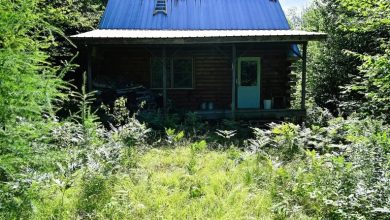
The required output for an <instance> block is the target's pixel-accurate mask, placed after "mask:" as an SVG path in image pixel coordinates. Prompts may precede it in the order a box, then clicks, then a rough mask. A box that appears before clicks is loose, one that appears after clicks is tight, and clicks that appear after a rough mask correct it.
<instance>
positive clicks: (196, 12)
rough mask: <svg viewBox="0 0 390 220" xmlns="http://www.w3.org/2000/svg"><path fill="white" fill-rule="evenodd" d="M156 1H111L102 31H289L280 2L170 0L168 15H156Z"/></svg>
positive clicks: (168, 2)
mask: <svg viewBox="0 0 390 220" xmlns="http://www.w3.org/2000/svg"><path fill="white" fill-rule="evenodd" d="M155 3H156V0H109V2H108V5H107V8H106V11H105V12H104V15H103V18H102V19H101V22H100V26H99V28H100V29H148V30H288V29H290V27H289V25H288V22H287V19H286V17H285V15H284V12H283V10H282V7H281V6H280V3H279V1H278V0H167V15H165V14H163V13H157V14H155V15H153V12H154V8H155Z"/></svg>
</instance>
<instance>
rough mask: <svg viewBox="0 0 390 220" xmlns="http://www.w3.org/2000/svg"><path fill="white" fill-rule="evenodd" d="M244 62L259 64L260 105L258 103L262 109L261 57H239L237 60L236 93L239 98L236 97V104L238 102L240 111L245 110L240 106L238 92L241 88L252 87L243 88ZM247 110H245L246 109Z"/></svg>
mask: <svg viewBox="0 0 390 220" xmlns="http://www.w3.org/2000/svg"><path fill="white" fill-rule="evenodd" d="M242 61H255V62H257V85H258V86H257V87H258V94H259V103H258V105H259V108H260V106H261V104H260V102H261V93H260V91H261V84H260V83H261V80H260V79H261V57H238V59H237V62H238V65H237V66H238V71H237V72H238V74H237V75H238V76H237V77H238V78H237V83H236V90H237V91H236V93H237V96H236V99H237V100H236V102H237V108H238V109H243V108H240V106H239V105H238V103H239V98H240V97H239V92H238V90H239V88H240V87H250V86H241V62H242ZM244 109H245V108H244Z"/></svg>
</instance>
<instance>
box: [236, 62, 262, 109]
mask: <svg viewBox="0 0 390 220" xmlns="http://www.w3.org/2000/svg"><path fill="white" fill-rule="evenodd" d="M237 84H238V85H237V107H238V108H260V58H259V57H241V58H239V59H238V83H237Z"/></svg>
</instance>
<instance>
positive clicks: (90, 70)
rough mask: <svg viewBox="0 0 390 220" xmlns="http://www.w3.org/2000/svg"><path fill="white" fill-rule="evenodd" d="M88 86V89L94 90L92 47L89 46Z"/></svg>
mask: <svg viewBox="0 0 390 220" xmlns="http://www.w3.org/2000/svg"><path fill="white" fill-rule="evenodd" d="M87 62H88V67H87V79H86V80H87V88H88V91H89V92H91V91H92V47H90V46H87Z"/></svg>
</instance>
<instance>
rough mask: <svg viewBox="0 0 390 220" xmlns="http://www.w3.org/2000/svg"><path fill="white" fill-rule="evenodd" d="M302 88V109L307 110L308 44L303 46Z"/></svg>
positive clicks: (305, 43)
mask: <svg viewBox="0 0 390 220" xmlns="http://www.w3.org/2000/svg"><path fill="white" fill-rule="evenodd" d="M302 50H303V51H302V84H301V86H302V88H301V90H302V91H301V92H302V94H301V98H302V99H301V109H302V110H304V109H306V62H307V42H304V43H303V45H302Z"/></svg>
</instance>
